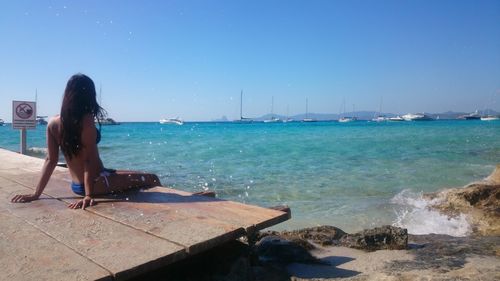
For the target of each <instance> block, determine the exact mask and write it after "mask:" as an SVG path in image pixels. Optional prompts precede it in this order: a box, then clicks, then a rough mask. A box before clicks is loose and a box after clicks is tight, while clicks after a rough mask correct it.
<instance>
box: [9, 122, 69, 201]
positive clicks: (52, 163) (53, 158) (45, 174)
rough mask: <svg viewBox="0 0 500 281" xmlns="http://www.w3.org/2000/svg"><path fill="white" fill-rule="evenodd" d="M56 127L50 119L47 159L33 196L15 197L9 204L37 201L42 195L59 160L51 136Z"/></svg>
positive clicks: (56, 146) (54, 137)
mask: <svg viewBox="0 0 500 281" xmlns="http://www.w3.org/2000/svg"><path fill="white" fill-rule="evenodd" d="M54 126H57V123H56V122H55V121H54V119H52V120H51V121H50V123H49V124H48V125H47V133H46V134H47V157H45V162H44V163H43V167H42V176H41V177H40V180H39V181H38V184H37V185H36V190H35V193H34V194H25V195H16V196H14V198H12V200H11V202H21V203H25V202H30V201H33V200H37V199H38V198H39V197H40V195H42V192H43V190H44V189H45V187H46V186H47V183H48V182H49V179H50V176H51V175H52V172H54V169H55V167H56V165H57V160H58V159H59V144H58V142H57V139H56V136H54V134H53V128H54Z"/></svg>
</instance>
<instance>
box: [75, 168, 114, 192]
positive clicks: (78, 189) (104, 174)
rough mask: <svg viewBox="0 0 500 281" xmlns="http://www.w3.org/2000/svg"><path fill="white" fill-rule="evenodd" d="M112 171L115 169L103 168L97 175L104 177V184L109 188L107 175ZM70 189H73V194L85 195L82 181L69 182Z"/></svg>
mask: <svg viewBox="0 0 500 281" xmlns="http://www.w3.org/2000/svg"><path fill="white" fill-rule="evenodd" d="M113 173H116V170H114V169H106V168H105V169H103V170H102V172H101V174H100V175H99V176H101V177H103V178H104V181H105V183H106V186H107V187H108V188H109V182H108V176H109V175H111V174H113ZM71 190H73V192H74V193H75V194H78V195H81V196H85V185H84V184H83V183H76V182H71Z"/></svg>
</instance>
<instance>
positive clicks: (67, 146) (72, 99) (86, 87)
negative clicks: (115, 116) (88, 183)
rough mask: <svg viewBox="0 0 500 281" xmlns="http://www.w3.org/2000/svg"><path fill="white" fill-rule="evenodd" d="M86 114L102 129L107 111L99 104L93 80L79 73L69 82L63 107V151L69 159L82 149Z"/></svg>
mask: <svg viewBox="0 0 500 281" xmlns="http://www.w3.org/2000/svg"><path fill="white" fill-rule="evenodd" d="M86 114H92V116H93V117H94V120H97V122H98V123H99V127H100V126H101V122H100V120H101V119H103V118H104V117H105V116H106V111H105V110H104V109H103V108H102V107H100V106H99V104H98V103H97V100H96V92H95V86H94V82H93V81H92V79H90V78H89V77H88V76H86V75H84V74H81V73H78V74H75V75H73V76H71V78H70V79H69V80H68V84H67V85H66V90H64V98H63V102H62V106H61V123H62V127H61V135H62V141H61V150H62V151H63V153H64V155H66V156H67V157H69V159H71V158H72V157H73V156H76V155H77V154H78V152H80V150H81V149H82V137H81V135H82V120H83V117H84V116H85V115H86Z"/></svg>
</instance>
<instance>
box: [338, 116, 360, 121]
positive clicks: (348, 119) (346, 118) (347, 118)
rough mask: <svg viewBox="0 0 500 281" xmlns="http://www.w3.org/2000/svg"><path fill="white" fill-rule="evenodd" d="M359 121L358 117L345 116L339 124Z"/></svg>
mask: <svg viewBox="0 0 500 281" xmlns="http://www.w3.org/2000/svg"><path fill="white" fill-rule="evenodd" d="M357 120H358V118H356V117H350V116H344V117H341V118H339V122H340V123H348V122H354V121H357Z"/></svg>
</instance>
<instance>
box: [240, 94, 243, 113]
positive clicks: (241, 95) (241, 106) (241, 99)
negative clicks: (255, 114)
mask: <svg viewBox="0 0 500 281" xmlns="http://www.w3.org/2000/svg"><path fill="white" fill-rule="evenodd" d="M240 120H243V90H241V93H240Z"/></svg>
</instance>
